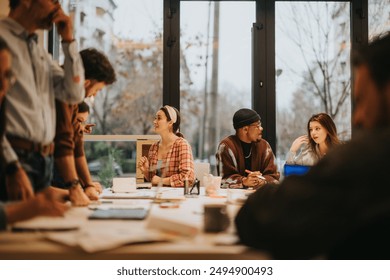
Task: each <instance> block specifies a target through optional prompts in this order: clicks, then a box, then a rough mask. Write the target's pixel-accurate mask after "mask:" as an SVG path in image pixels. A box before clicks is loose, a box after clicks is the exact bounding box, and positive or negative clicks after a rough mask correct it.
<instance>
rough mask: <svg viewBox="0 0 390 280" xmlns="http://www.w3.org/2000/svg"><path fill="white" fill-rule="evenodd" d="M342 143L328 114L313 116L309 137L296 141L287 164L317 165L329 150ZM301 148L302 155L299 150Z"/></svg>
mask: <svg viewBox="0 0 390 280" xmlns="http://www.w3.org/2000/svg"><path fill="white" fill-rule="evenodd" d="M340 143H341V142H340V140H339V138H338V137H337V129H336V125H335V123H334V122H333V120H332V118H331V117H330V116H329V115H328V114H326V113H319V114H316V115H313V116H312V117H311V118H310V119H309V121H308V122H307V135H302V136H300V137H298V138H297V139H295V140H294V142H293V143H292V145H291V148H290V151H289V153H288V155H287V159H286V163H287V164H297V165H307V166H311V165H314V164H316V163H317V162H318V161H319V160H320V159H321V158H322V157H323V156H325V155H326V153H327V152H328V150H329V149H331V148H332V147H333V146H335V145H339V144H340ZM300 148H301V151H300V153H298V150H299V149H300Z"/></svg>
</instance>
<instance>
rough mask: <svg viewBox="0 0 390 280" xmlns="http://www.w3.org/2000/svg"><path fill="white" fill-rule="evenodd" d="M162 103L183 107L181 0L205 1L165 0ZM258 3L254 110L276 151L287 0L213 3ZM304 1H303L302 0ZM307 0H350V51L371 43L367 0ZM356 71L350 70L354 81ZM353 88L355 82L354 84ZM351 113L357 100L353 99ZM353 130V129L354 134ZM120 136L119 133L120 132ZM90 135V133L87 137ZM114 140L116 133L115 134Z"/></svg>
mask: <svg viewBox="0 0 390 280" xmlns="http://www.w3.org/2000/svg"><path fill="white" fill-rule="evenodd" d="M163 1H164V2H163V13H164V17H163V42H164V45H163V95H162V99H163V100H162V102H163V104H169V105H171V106H174V107H176V108H178V110H180V3H181V2H184V1H186V2H199V1H204V0H163ZM227 1H235V2H240V1H242V2H244V1H245V2H253V1H254V2H256V22H255V23H254V24H253V30H254V32H253V41H252V44H253V48H252V94H251V96H252V100H251V104H252V109H254V110H255V111H257V112H258V113H259V114H260V115H261V117H262V124H263V128H264V131H263V137H264V138H265V139H267V141H268V142H269V143H270V145H271V147H272V149H273V151H274V153H275V154H276V89H275V83H276V75H275V3H276V2H277V1H279V2H294V0H292V1H287V0H277V1H276V0H214V1H213V2H227ZM301 2H303V1H301ZM304 2H349V3H350V20H351V24H350V36H351V53H353V52H354V50H356V49H357V48H359V47H361V46H362V45H365V44H367V43H368V0H345V1H344V0H328V1H323V0H321V1H313V0H307V1H304ZM48 48H49V52H50V53H52V54H53V57H58V53H59V37H58V35H57V32H56V31H55V29H53V30H51V31H50V32H49V36H48ZM353 79H354V74H353V71H351V80H352V81H353ZM351 90H352V91H353V83H351ZM351 106H352V108H351V109H352V110H351V111H352V112H353V109H354V102H353V100H351ZM353 133H354V130H353V129H352V134H353ZM118 136H119V135H118ZM89 137H91V136H87V137H86V139H88V138H89ZM111 137H112V138H114V139H115V137H116V135H112V136H111Z"/></svg>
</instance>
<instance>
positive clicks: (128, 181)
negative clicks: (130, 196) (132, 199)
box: [112, 177, 137, 193]
mask: <svg viewBox="0 0 390 280" xmlns="http://www.w3.org/2000/svg"><path fill="white" fill-rule="evenodd" d="M136 190H137V184H136V181H135V178H134V177H130V178H113V179H112V191H113V192H115V193H127V192H135V191H136Z"/></svg>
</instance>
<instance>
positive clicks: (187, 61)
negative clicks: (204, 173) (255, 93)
mask: <svg viewBox="0 0 390 280" xmlns="http://www.w3.org/2000/svg"><path fill="white" fill-rule="evenodd" d="M180 5H181V7H180V9H181V11H180V20H181V22H180V26H181V39H180V40H181V41H180V43H181V54H182V55H181V72H180V108H181V111H182V112H185V114H184V113H183V116H182V117H183V124H182V125H181V127H182V131H183V133H184V135H185V136H186V138H187V139H188V140H189V141H190V143H191V145H192V149H193V154H194V157H195V158H197V159H206V160H211V163H212V164H213V163H214V161H215V157H214V155H215V151H216V146H217V145H218V143H219V141H220V140H221V139H222V138H223V137H225V136H228V135H230V134H232V133H234V130H233V125H232V117H233V114H234V112H235V111H236V110H237V109H239V108H241V107H249V108H250V107H251V45H252V43H251V36H252V35H251V27H252V24H253V22H255V19H256V17H255V3H254V2H238V1H237V2H231V1H229V2H203V1H200V2H186V1H183V2H181V4H180ZM218 19H219V20H218ZM214 30H217V31H214Z"/></svg>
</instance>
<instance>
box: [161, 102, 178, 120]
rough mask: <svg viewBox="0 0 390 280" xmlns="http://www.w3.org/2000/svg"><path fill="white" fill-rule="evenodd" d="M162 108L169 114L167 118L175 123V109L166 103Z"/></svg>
mask: <svg viewBox="0 0 390 280" xmlns="http://www.w3.org/2000/svg"><path fill="white" fill-rule="evenodd" d="M164 108H165V109H167V111H168V115H169V118H170V119H171V121H172V122H173V123H176V121H177V114H176V111H175V109H173V108H172V107H171V106H168V105H165V106H164Z"/></svg>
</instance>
